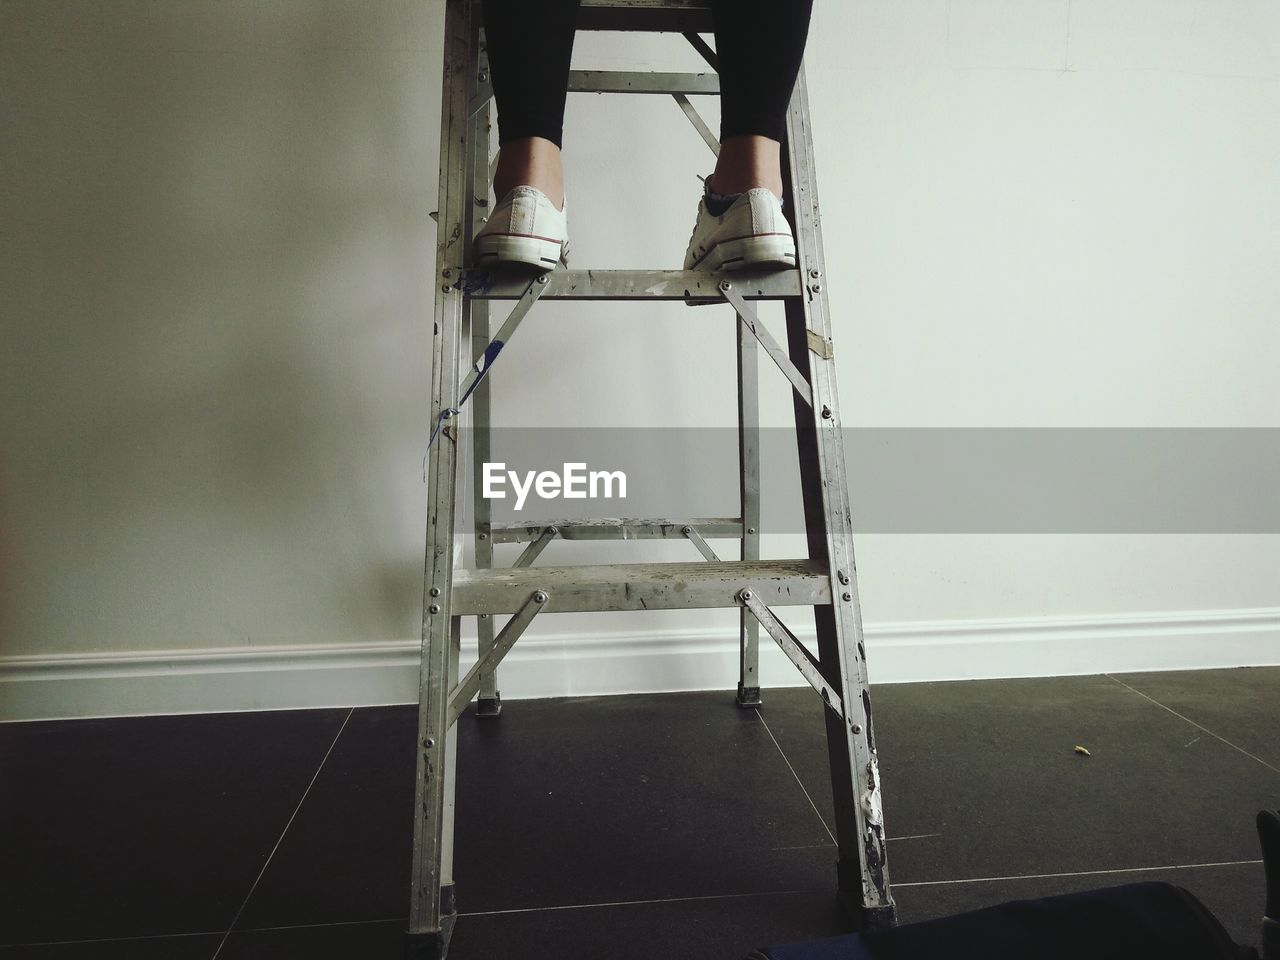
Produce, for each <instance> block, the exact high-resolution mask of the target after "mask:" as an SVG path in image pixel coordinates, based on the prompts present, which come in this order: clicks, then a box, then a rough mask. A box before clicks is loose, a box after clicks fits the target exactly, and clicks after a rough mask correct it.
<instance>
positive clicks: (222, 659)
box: [0, 607, 1280, 721]
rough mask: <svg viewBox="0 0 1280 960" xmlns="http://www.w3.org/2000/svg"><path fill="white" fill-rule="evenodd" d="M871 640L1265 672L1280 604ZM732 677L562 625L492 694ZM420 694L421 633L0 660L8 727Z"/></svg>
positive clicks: (879, 633)
mask: <svg viewBox="0 0 1280 960" xmlns="http://www.w3.org/2000/svg"><path fill="white" fill-rule="evenodd" d="M799 635H800V638H801V639H802V640H806V641H808V640H811V639H812V628H810V630H809V632H808V635H807V636H806V635H805V633H803V632H799ZM866 640H867V656H868V659H869V661H870V665H871V676H872V679H873V680H874V681H876V682H878V683H905V682H918V681H926V680H967V679H985V678H994V677H1034V676H1065V675H1071V674H1094V673H1117V672H1136V671H1148V670H1186V669H1203V668H1212V667H1238V666H1261V665H1273V664H1280V607H1267V608H1261V609H1248V610H1213V611H1189V612H1183V613H1162V614H1132V615H1113V616H1098V617H1043V618H1023V619H1005V620H962V621H930V622H912V623H896V624H869V625H868V626H867V629H866ZM467 665H468V662H467V661H466V660H465V655H464V665H463V669H464V670H465V669H466V666H467ZM760 673H761V685H762V686H765V687H774V686H798V685H800V684H802V683H803V680H802V679H801V678H800V675H799V674H798V673H797V672H796V671H795V669H794V668H793V667H792V666H791V664H790V663H789V662H788V661H787V660H786V659H785V658H784V657H783V656H782V654H781V652H780V651H779V650H778V649H777V647H776V646H775V645H774V644H773V642H772V641H771V640H770V639H769V637H768V635H767V634H763V633H762V637H761V657H760ZM737 676H738V671H737V637H736V635H734V634H733V633H732V632H729V633H726V632H722V631H719V630H701V631H666V632H656V631H655V632H643V633H614V634H607V635H603V636H598V637H591V636H582V635H577V634H559V635H549V636H529V637H526V638H525V639H523V640H521V641H520V643H518V644H517V645H516V647H515V648H514V649H513V650H512V652H511V653H510V654H509V655H508V657H507V659H506V661H504V663H503V665H502V668H501V670H500V671H499V679H500V683H499V687H500V689H501V690H502V695H503V698H504V699H507V700H513V699H522V698H529V697H556V696H585V695H605V694H621V693H652V692H663V691H676V690H718V689H719V690H732V689H733V688H734V686H735V684H736V682H737ZM417 691H418V642H417V641H416V640H392V641H371V642H362V643H350V644H329V645H289V646H276V647H257V648H244V647H238V648H227V649H206V650H195V651H182V652H176V653H165V652H142V653H109V654H57V655H50V656H47V657H29V656H28V657H4V658H0V721H13V720H45V719H64V718H73V717H106V716H147V715H153V714H172V713H220V712H227V711H243V710H283V709H296V708H308V707H335V706H352V705H360V706H371V705H379V704H393V703H412V702H416V700H417Z"/></svg>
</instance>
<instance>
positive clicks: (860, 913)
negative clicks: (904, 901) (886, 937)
mask: <svg viewBox="0 0 1280 960" xmlns="http://www.w3.org/2000/svg"><path fill="white" fill-rule="evenodd" d="M840 908H841V912H843V913H844V915H845V918H846V919H847V920H848V921H849V922H850V923H851V924H852V925H853V928H854V929H855V930H857V931H858V932H859V933H861V932H862V931H864V930H887V929H889V928H890V927H892V926H895V925H896V924H897V922H898V911H897V908H896V907H894V905H893V904H892V903H890V904H889V905H888V906H884V907H868V906H866V905H864V904H863V902H862V893H861V891H852V890H851V891H848V892H846V891H844V890H841V891H840Z"/></svg>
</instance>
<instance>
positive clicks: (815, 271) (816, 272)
mask: <svg viewBox="0 0 1280 960" xmlns="http://www.w3.org/2000/svg"><path fill="white" fill-rule="evenodd" d="M809 276H811V277H813V279H815V280H817V279H818V278H819V277H820V276H822V271H821V270H819V269H818V268H817V267H814V268H813V269H812V270H810V271H809Z"/></svg>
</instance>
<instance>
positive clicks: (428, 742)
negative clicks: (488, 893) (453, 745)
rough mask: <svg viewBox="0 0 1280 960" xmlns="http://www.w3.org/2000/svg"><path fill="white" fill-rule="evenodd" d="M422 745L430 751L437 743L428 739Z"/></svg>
mask: <svg viewBox="0 0 1280 960" xmlns="http://www.w3.org/2000/svg"><path fill="white" fill-rule="evenodd" d="M422 745H423V746H424V747H426V748H427V749H428V750H430V749H431V748H432V747H434V746H435V745H436V742H435V741H434V740H432V739H431V738H430V737H427V739H425V740H423V741H422Z"/></svg>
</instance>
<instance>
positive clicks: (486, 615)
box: [480, 613, 489, 620]
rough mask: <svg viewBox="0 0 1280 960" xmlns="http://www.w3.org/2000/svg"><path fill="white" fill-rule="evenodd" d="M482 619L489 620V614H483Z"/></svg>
mask: <svg viewBox="0 0 1280 960" xmlns="http://www.w3.org/2000/svg"><path fill="white" fill-rule="evenodd" d="M480 619H481V620H488V619H489V615H488V614H487V613H482V614H480Z"/></svg>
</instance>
